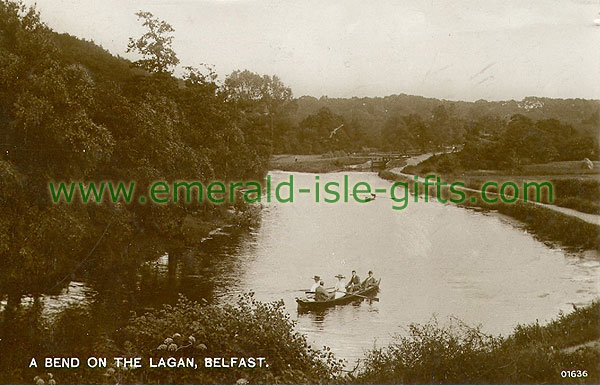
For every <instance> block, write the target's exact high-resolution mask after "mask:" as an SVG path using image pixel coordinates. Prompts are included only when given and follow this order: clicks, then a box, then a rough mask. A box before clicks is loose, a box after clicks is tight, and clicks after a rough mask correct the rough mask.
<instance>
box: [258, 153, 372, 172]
mask: <svg viewBox="0 0 600 385" xmlns="http://www.w3.org/2000/svg"><path fill="white" fill-rule="evenodd" d="M367 161H368V159H365V158H362V157H355V156H349V155H345V154H341V155H339V156H336V154H330V155H273V157H272V158H271V161H270V164H269V168H270V169H271V170H282V171H295V172H314V173H326V172H336V171H342V170H352V167H350V166H358V165H361V164H364V163H366V162H367ZM366 169H367V170H369V168H368V167H367V168H366Z"/></svg>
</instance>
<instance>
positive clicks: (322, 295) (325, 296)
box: [315, 281, 335, 302]
mask: <svg viewBox="0 0 600 385" xmlns="http://www.w3.org/2000/svg"><path fill="white" fill-rule="evenodd" d="M334 295H335V293H332V294H330V293H329V292H328V291H327V290H325V282H323V281H319V286H318V287H317V288H316V289H315V301H317V302H322V301H328V300H330V299H333V296H334Z"/></svg>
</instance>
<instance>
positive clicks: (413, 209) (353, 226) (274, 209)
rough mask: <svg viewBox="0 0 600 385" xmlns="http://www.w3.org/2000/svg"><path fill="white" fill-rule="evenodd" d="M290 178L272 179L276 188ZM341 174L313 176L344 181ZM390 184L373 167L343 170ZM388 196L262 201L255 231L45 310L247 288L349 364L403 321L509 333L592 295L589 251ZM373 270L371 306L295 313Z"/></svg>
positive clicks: (109, 321) (115, 306) (220, 294)
mask: <svg viewBox="0 0 600 385" xmlns="http://www.w3.org/2000/svg"><path fill="white" fill-rule="evenodd" d="M289 175H290V174H289V173H286V172H280V171H273V172H271V176H272V181H273V183H277V182H278V181H282V180H287V179H288V178H289ZM343 175H344V174H342V173H331V174H324V175H321V176H320V182H321V184H322V185H323V184H324V183H326V182H327V181H338V182H340V183H341V182H342V180H343ZM347 175H348V176H349V181H350V184H351V185H352V184H353V183H354V182H358V181H362V182H368V183H369V184H370V185H371V186H373V187H375V188H376V187H380V188H389V186H390V182H388V181H386V180H383V179H381V178H379V177H378V176H377V175H376V174H375V173H371V172H352V173H348V174H347ZM314 182H315V174H302V173H295V174H294V184H295V189H298V188H303V187H311V186H314ZM392 204H394V202H392V201H391V200H390V199H389V197H388V196H387V194H378V195H377V198H376V199H375V200H373V201H371V202H368V203H357V202H354V201H353V200H352V199H350V201H349V202H348V203H343V202H338V203H324V202H323V201H322V199H321V202H319V203H317V202H315V195H314V192H313V193H312V194H295V196H294V202H293V203H275V202H273V203H266V202H263V205H264V208H263V211H262V220H261V224H260V225H259V226H257V227H256V228H254V229H253V230H252V231H251V232H245V231H239V230H238V231H236V230H234V229H233V228H224V229H221V230H219V231H215V232H213V233H212V234H211V237H210V238H209V239H207V240H206V242H204V243H203V246H202V247H200V248H191V249H185V250H183V251H179V252H178V254H177V256H173V255H172V256H171V258H173V259H172V260H171V262H170V263H169V256H166V255H165V256H164V257H161V258H159V259H158V260H156V261H153V262H151V263H147V264H144V265H143V266H141V267H138V268H137V269H136V270H135V271H123V272H120V273H119V272H115V275H114V276H111V277H110V279H105V280H96V281H93V282H88V283H86V284H82V283H78V282H72V283H71V285H70V289H69V290H68V291H67V290H65V291H64V292H63V293H62V294H61V295H59V296H52V297H51V296H45V297H44V303H45V304H46V309H47V310H48V309H49V310H51V311H59V310H60V309H61V308H64V307H65V306H67V305H72V304H73V303H78V304H84V305H86V304H87V306H88V307H89V309H90V311H91V312H93V316H94V319H97V320H98V323H97V327H99V328H104V329H106V330H112V329H114V328H117V327H120V326H121V323H122V320H126V319H127V318H128V317H129V315H130V311H131V310H136V311H138V312H139V311H143V310H144V309H148V308H157V307H160V306H161V305H162V304H163V303H173V302H174V301H176V299H177V297H178V294H179V293H183V294H184V295H186V296H187V297H188V298H191V299H195V300H198V299H200V298H205V299H207V300H208V301H210V302H213V303H214V302H216V303H223V302H232V301H235V299H236V297H237V295H238V294H240V293H242V292H247V291H254V292H255V293H256V294H255V295H256V297H257V298H258V299H260V300H265V301H275V300H279V299H283V300H284V302H285V305H286V309H287V311H288V312H289V313H290V314H291V315H292V318H293V319H295V320H297V323H298V324H297V330H298V331H300V332H301V333H304V334H306V335H307V336H308V339H309V341H310V342H311V344H312V345H313V346H315V347H322V346H324V345H326V346H329V347H330V348H331V349H332V351H333V352H334V353H335V354H336V355H337V356H338V357H339V358H344V359H346V360H347V361H348V363H349V364H352V363H353V362H355V361H356V360H357V359H359V358H360V357H362V356H363V354H364V352H365V351H366V350H367V349H370V348H372V347H373V346H375V345H377V346H383V345H385V344H387V343H389V342H390V341H392V338H393V337H392V336H393V335H395V334H399V335H406V333H407V326H408V325H409V324H410V323H424V322H427V321H429V320H431V319H432V317H434V316H435V317H436V318H437V319H438V321H439V322H440V323H442V324H443V323H445V322H447V321H448V319H449V317H457V318H459V319H461V320H463V321H465V322H466V323H467V324H469V325H478V324H481V325H483V328H482V330H483V331H484V332H487V333H492V334H503V335H507V334H508V333H510V332H511V330H512V329H513V328H514V327H515V326H516V325H517V324H519V323H529V322H535V321H536V320H539V321H540V322H544V321H547V320H550V319H551V318H555V317H556V316H557V314H558V312H559V311H560V310H563V311H565V312H569V311H572V306H573V304H576V305H584V304H588V303H590V302H591V301H592V300H593V299H594V298H597V297H598V287H599V282H600V279H599V273H600V262H599V259H598V256H597V254H594V253H588V254H583V253H571V252H568V251H566V250H563V249H561V248H560V247H557V246H553V245H547V244H545V243H542V242H540V241H538V240H536V239H535V238H534V236H532V235H531V234H530V233H528V232H527V231H525V230H524V229H523V228H522V227H521V226H520V225H519V224H518V223H517V222H516V221H514V220H511V219H510V218H507V217H504V216H502V215H499V214H497V213H484V212H477V211H473V210H468V209H465V208H461V207H457V206H454V205H449V204H441V203H437V202H429V203H424V202H422V201H420V202H418V203H414V202H410V203H409V204H408V206H407V207H406V208H405V209H404V210H394V209H392ZM353 269H354V270H357V271H358V273H359V275H360V276H361V278H365V276H366V272H367V271H368V270H373V271H374V272H375V276H376V277H377V278H381V290H380V292H379V293H378V298H379V299H380V301H379V302H368V301H363V302H360V303H358V304H350V305H346V306H339V307H335V308H331V309H329V310H328V311H325V312H322V313H310V312H309V313H303V314H299V313H298V312H297V310H296V303H295V297H299V296H303V295H304V293H303V289H307V288H309V287H310V286H311V285H312V282H313V281H312V279H311V277H312V276H313V275H320V276H321V277H322V278H323V279H324V280H325V281H326V286H333V284H334V282H335V278H334V276H335V275H336V274H339V273H341V274H344V275H345V276H346V277H349V276H350V272H351V270H353Z"/></svg>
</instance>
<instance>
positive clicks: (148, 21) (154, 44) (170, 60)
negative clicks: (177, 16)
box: [127, 11, 179, 73]
mask: <svg viewBox="0 0 600 385" xmlns="http://www.w3.org/2000/svg"><path fill="white" fill-rule="evenodd" d="M136 15H137V17H138V20H140V19H141V20H143V22H142V25H143V26H144V27H146V28H147V29H148V31H147V32H146V33H145V34H143V35H142V36H141V37H140V38H138V39H134V38H132V37H130V38H129V44H128V45H127V52H137V53H139V54H140V55H142V59H140V60H137V61H136V62H134V64H135V65H136V66H137V67H140V68H143V69H145V70H147V71H150V72H158V73H165V72H168V73H172V72H173V69H174V67H175V66H176V65H177V64H179V59H178V58H177V55H176V54H175V51H174V50H173V48H172V44H173V35H172V33H173V32H175V29H173V27H172V26H171V25H170V24H169V23H167V22H165V21H163V20H160V19H158V18H156V17H154V15H153V14H152V13H150V12H144V11H140V12H138V13H136Z"/></svg>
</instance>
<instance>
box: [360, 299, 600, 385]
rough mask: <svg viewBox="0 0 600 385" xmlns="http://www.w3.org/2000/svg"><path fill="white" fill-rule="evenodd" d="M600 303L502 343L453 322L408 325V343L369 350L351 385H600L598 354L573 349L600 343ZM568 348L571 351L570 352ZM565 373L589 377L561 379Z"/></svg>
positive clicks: (403, 339) (527, 328) (517, 330)
mask: <svg viewBox="0 0 600 385" xmlns="http://www.w3.org/2000/svg"><path fill="white" fill-rule="evenodd" d="M599 306H600V305H599V303H598V302H595V303H593V304H592V305H590V306H587V307H585V308H582V309H576V311H575V312H573V313H571V314H569V315H567V316H565V315H564V314H560V315H559V317H558V319H557V320H555V321H553V322H551V323H550V324H548V325H546V326H540V325H539V324H538V323H535V324H532V325H526V326H521V325H519V326H517V327H516V328H515V331H514V332H513V334H512V335H510V336H509V337H508V338H506V339H504V338H502V337H492V336H490V335H486V334H484V333H482V332H481V331H480V329H479V328H471V327H468V326H467V325H465V324H464V323H462V322H460V321H456V320H452V322H451V323H450V324H449V326H444V327H442V326H440V325H439V324H438V322H437V320H435V319H434V320H432V321H430V322H429V323H427V324H425V325H411V326H410V328H409V335H408V336H407V337H397V339H396V341H394V342H393V343H391V344H390V345H388V346H387V347H384V348H381V349H373V350H371V351H369V352H368V353H367V355H366V358H365V360H364V362H362V369H361V370H360V371H359V372H358V374H357V375H349V376H348V380H349V382H352V383H358V384H364V383H377V384H384V383H417V384H419V383H436V384H443V383H566V382H568V383H590V384H595V383H598V380H599V379H600V376H599V373H598V364H597V363H598V362H599V360H600V352H599V351H598V350H597V349H593V348H591V347H587V346H576V347H575V348H573V347H572V346H573V345H577V344H580V343H583V342H587V341H595V340H597V339H598V336H599V331H598V321H599V318H600V317H599ZM569 347H571V348H569ZM563 370H581V371H583V370H586V371H587V376H585V377H579V378H563V377H562V375H561V371H563Z"/></svg>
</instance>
